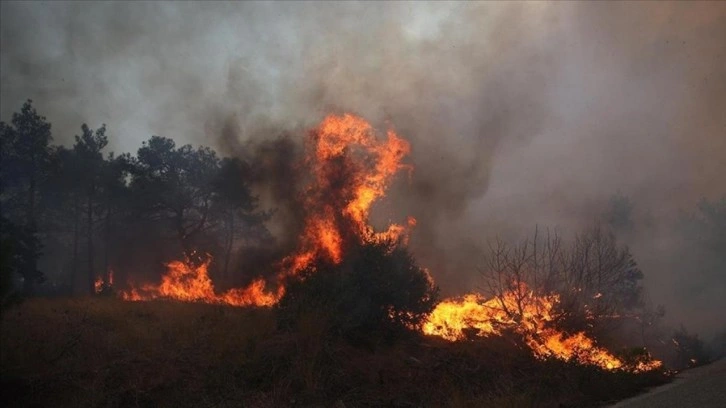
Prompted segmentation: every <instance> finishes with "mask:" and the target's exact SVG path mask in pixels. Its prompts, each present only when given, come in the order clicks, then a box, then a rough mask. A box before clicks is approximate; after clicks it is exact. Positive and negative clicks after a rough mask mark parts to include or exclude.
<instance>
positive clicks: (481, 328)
mask: <svg viewBox="0 0 726 408" xmlns="http://www.w3.org/2000/svg"><path fill="white" fill-rule="evenodd" d="M558 302H559V297H558V296H557V295H544V296H536V295H535V294H534V293H533V292H532V291H528V290H527V289H526V287H524V286H523V285H522V286H521V287H520V288H518V289H514V290H512V291H510V292H506V293H503V294H502V295H501V296H496V297H493V298H491V299H486V298H484V297H483V296H482V295H480V294H469V295H466V296H463V297H461V298H458V299H448V300H444V301H443V302H441V303H439V304H438V305H437V306H436V308H435V309H434V311H433V312H432V313H431V315H430V316H429V318H428V320H427V321H426V323H425V324H424V326H423V332H424V333H425V334H429V335H434V336H439V337H443V338H444V339H447V340H450V341H456V340H463V339H465V338H467V337H468V336H474V337H477V336H479V337H488V336H492V335H501V334H502V332H503V330H505V329H511V330H513V331H515V332H517V333H519V334H520V335H522V336H523V337H524V339H525V342H526V343H527V345H528V346H529V347H530V348H531V349H532V352H533V353H534V355H535V356H537V357H539V358H548V357H554V358H558V359H562V360H575V361H577V362H578V363H580V364H590V365H596V366H599V367H601V368H604V369H608V370H614V369H629V370H632V371H648V370H653V369H656V368H660V367H661V365H662V364H661V362H660V361H657V360H651V361H647V362H639V363H637V365H636V366H635V367H625V366H624V363H623V362H622V361H621V360H620V359H618V358H617V357H615V356H613V355H612V354H611V353H609V352H608V351H607V350H605V349H603V348H601V347H598V346H597V345H596V344H595V342H594V341H593V340H592V339H590V338H589V337H587V336H586V335H585V333H583V332H579V333H575V334H572V335H568V334H566V333H564V332H562V331H560V330H557V329H556V328H554V327H553V325H552V322H554V321H555V318H556V311H555V306H557V304H558Z"/></svg>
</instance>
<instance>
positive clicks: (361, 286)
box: [278, 240, 438, 339]
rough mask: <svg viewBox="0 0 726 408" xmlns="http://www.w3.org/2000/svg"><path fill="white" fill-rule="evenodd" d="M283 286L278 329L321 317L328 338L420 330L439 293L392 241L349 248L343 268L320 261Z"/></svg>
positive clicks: (339, 265) (369, 242) (419, 268)
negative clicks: (311, 316)
mask: <svg viewBox="0 0 726 408" xmlns="http://www.w3.org/2000/svg"><path fill="white" fill-rule="evenodd" d="M300 277H302V279H299V280H298V279H295V280H294V281H292V282H290V284H289V285H288V286H287V291H286V293H285V296H283V298H282V299H281V301H280V303H279V305H278V312H279V318H280V322H281V324H283V325H284V326H287V327H291V326H295V325H296V324H297V322H298V318H299V316H301V315H305V314H309V313H319V314H322V315H324V316H326V319H328V322H327V323H328V325H329V327H328V328H329V330H330V332H331V333H332V334H335V335H343V336H346V337H349V338H358V339H361V338H372V337H375V336H378V335H382V336H390V335H392V334H396V333H400V332H402V331H405V330H406V329H416V328H419V327H420V326H421V324H422V323H423V321H424V319H425V318H426V316H427V315H428V313H430V312H431V311H432V310H433V309H434V307H435V305H436V303H437V301H438V299H437V298H438V288H437V287H436V286H435V285H434V284H433V281H432V280H431V278H430V276H429V274H428V272H427V271H426V270H425V269H422V268H421V267H419V266H418V265H417V264H416V261H415V260H414V259H413V257H412V256H411V254H410V253H409V252H408V250H407V249H406V248H405V247H403V246H402V245H400V244H399V243H398V242H395V241H392V240H372V241H367V242H364V243H362V244H359V245H358V246H356V247H355V248H352V249H351V251H350V255H349V256H347V257H346V258H345V259H344V260H343V261H342V262H341V263H339V264H334V263H332V262H326V261H320V262H316V263H314V264H313V265H311V266H308V267H307V268H306V269H304V270H303V271H302V272H301V275H300Z"/></svg>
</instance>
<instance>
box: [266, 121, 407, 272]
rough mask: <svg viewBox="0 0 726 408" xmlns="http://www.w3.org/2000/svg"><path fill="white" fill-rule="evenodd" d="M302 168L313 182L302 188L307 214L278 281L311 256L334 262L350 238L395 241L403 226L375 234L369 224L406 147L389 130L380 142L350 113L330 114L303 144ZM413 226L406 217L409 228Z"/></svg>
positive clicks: (402, 140)
mask: <svg viewBox="0 0 726 408" xmlns="http://www.w3.org/2000/svg"><path fill="white" fill-rule="evenodd" d="M306 147H307V152H308V157H307V159H306V164H307V165H308V168H309V169H310V172H311V175H312V180H311V182H310V184H309V185H308V187H307V188H306V190H305V197H304V201H303V202H304V205H305V208H306V210H307V212H308V217H307V218H306V220H305V229H304V232H303V235H302V237H301V238H300V245H299V249H298V251H297V252H296V253H294V254H292V255H290V256H289V257H287V258H286V259H285V260H283V265H284V266H283V268H282V269H283V271H282V274H281V276H280V277H281V278H282V277H285V276H287V275H295V274H297V273H298V272H299V271H300V270H302V269H304V268H305V267H307V266H308V265H310V262H311V261H312V260H313V259H315V258H316V257H323V258H326V259H328V260H329V261H332V262H333V263H339V262H340V261H341V260H342V256H343V252H344V250H345V248H344V247H345V245H346V242H350V240H351V239H361V238H363V237H365V238H369V239H370V238H373V239H383V238H391V239H397V238H399V237H402V236H403V234H404V233H405V232H406V231H407V229H408V228H407V227H404V226H402V225H398V224H391V225H390V226H389V227H388V229H387V230H386V231H384V232H379V233H374V232H373V230H372V228H371V227H370V225H369V224H368V216H369V214H370V209H371V206H372V205H373V203H374V202H375V201H376V200H378V199H379V198H381V197H384V196H385V195H386V188H387V187H388V184H389V182H390V180H391V178H392V177H393V175H394V174H396V173H397V172H398V171H399V170H401V169H404V168H410V167H409V166H406V165H403V164H401V160H402V159H403V158H404V157H405V156H406V155H407V154H408V153H409V151H410V150H411V146H410V145H409V143H408V142H407V141H406V140H404V139H402V138H400V137H399V136H398V135H397V134H396V132H394V131H393V130H388V132H387V133H386V138H385V139H383V140H381V138H379V137H377V135H376V132H375V131H374V130H373V128H372V127H371V125H370V124H369V123H368V122H366V121H365V120H363V119H362V118H359V117H357V116H354V115H350V114H344V115H342V116H336V115H329V116H328V117H326V118H325V119H324V120H323V121H322V123H321V124H320V126H318V128H317V129H315V130H314V131H313V132H311V134H310V137H309V138H308V140H307V146H306ZM414 224H415V220H414V219H413V218H409V222H408V227H412V226H413V225H414Z"/></svg>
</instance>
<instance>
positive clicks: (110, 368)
mask: <svg viewBox="0 0 726 408" xmlns="http://www.w3.org/2000/svg"><path fill="white" fill-rule="evenodd" d="M297 326H298V329H297V331H295V332H284V331H280V330H278V329H277V328H276V324H275V316H274V314H273V312H272V311H270V310H260V309H257V310H253V309H239V308H230V307H224V306H211V305H202V304H183V303H173V302H148V303H126V302H122V301H119V300H116V299H111V298H80V299H79V298H76V299H53V300H49V299H34V300H31V301H27V302H25V303H24V304H23V305H21V306H20V307H17V308H14V309H11V310H9V311H7V312H6V313H5V314H4V315H3V318H2V335H1V338H0V345H1V351H2V354H1V355H0V363H1V364H2V375H1V381H2V384H1V385H2V388H3V389H4V390H6V391H5V392H4V393H3V397H2V398H3V402H4V404H3V405H4V406H8V405H9V406H23V407H32V406H38V407H41V406H43V407H45V406H53V407H279V406H319V407H325V406H335V407H341V406H345V407H358V406H390V407H417V406H433V407H438V406H442V407H486V406H492V407H549V406H553V407H554V406H591V405H594V404H596V403H598V401H604V400H609V399H615V398H618V397H623V396H626V395H630V394H632V393H634V392H637V391H638V390H639V389H642V387H643V386H645V385H649V384H652V383H656V382H658V381H662V380H663V378H662V377H653V378H645V377H642V376H638V377H635V376H630V375H628V376H623V375H616V374H611V373H603V372H601V371H599V370H594V369H589V368H582V367H577V366H573V365H570V364H566V363H561V362H537V361H535V360H533V359H532V357H531V356H530V355H529V353H528V352H527V351H526V350H525V348H524V347H523V346H522V345H520V344H517V342H516V341H513V339H508V338H499V339H490V340H487V341H477V342H466V343H458V344H450V343H446V342H444V341H439V340H437V339H430V338H427V339H425V338H413V339H408V340H402V341H400V342H397V343H396V344H393V345H390V346H385V347H384V346H379V347H376V348H375V349H372V350H371V349H361V348H357V347H353V346H351V345H349V344H348V343H346V342H344V341H341V340H336V339H333V338H329V337H328V336H326V334H325V333H326V330H327V327H326V319H325V317H324V316H322V315H315V314H310V315H305V316H300V324H298V325H297ZM608 384H613V386H612V387H608ZM595 385H596V387H595Z"/></svg>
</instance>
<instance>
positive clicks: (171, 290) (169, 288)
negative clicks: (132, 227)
mask: <svg viewBox="0 0 726 408" xmlns="http://www.w3.org/2000/svg"><path fill="white" fill-rule="evenodd" d="M210 263H211V258H209V259H207V260H206V261H205V262H204V263H202V264H201V265H199V266H197V267H194V266H193V265H191V262H189V261H185V262H182V261H173V262H170V263H169V264H167V268H168V272H167V273H166V274H165V275H164V276H163V277H162V279H161V284H159V285H151V284H147V285H143V286H141V288H132V289H131V290H129V291H125V292H121V297H122V298H123V299H124V300H131V301H139V300H151V299H157V298H166V299H175V300H181V301H184V302H204V303H219V304H228V305H232V306H271V305H273V304H275V303H276V302H277V301H278V299H279V298H280V296H282V292H281V291H278V292H277V293H270V292H266V291H265V282H264V281H263V280H261V279H260V280H255V281H254V282H252V284H250V285H249V286H248V287H246V288H242V289H230V290H228V291H226V292H224V293H222V294H219V295H218V294H216V293H215V291H214V285H213V284H212V280H211V279H210V278H209V274H208V272H207V269H208V267H209V264H210Z"/></svg>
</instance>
